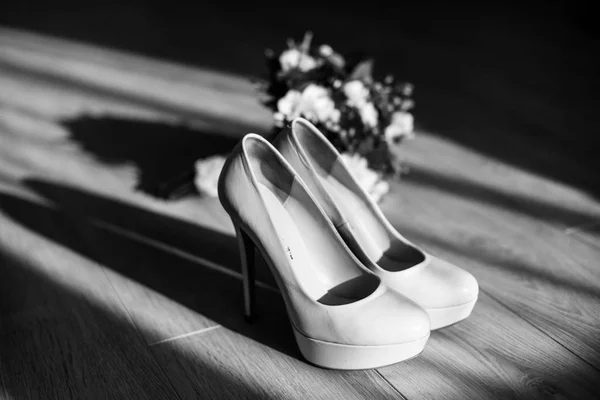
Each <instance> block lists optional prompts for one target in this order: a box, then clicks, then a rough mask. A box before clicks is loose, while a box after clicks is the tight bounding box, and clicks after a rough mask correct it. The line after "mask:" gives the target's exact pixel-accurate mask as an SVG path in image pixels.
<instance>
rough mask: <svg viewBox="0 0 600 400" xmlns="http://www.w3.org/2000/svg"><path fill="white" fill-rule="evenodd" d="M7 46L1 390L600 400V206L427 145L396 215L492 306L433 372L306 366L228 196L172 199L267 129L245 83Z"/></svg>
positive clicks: (436, 341) (388, 208)
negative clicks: (190, 177)
mask: <svg viewBox="0 0 600 400" xmlns="http://www.w3.org/2000/svg"><path fill="white" fill-rule="evenodd" d="M0 33H2V34H0V88H1V89H2V90H0V257H2V259H1V261H2V262H3V263H4V264H2V268H3V273H4V275H3V279H2V280H1V281H0V296H1V297H0V298H1V299H2V301H1V302H0V335H1V337H2V344H1V345H0V354H1V357H0V362H2V365H1V368H2V372H0V383H1V384H2V387H1V388H0V395H2V390H4V391H5V392H6V394H5V397H9V398H17V399H20V398H30V397H32V398H36V397H40V396H42V397H47V398H82V397H83V398H94V396H96V397H97V398H105V397H116V398H136V397H142V398H143V397H150V398H178V397H179V398H198V397H201V398H248V397H250V398H348V399H351V398H402V397H406V398H409V399H413V398H474V399H475V398H507V397H508V398H548V397H558V398H593V396H594V394H595V391H597V390H598V389H599V388H598V384H597V382H598V377H599V376H598V371H599V370H600V364H598V360H600V342H599V341H598V337H597V336H598V335H596V332H598V331H600V325H598V318H597V317H596V316H597V313H598V312H597V310H598V306H599V304H600V270H599V269H598V264H597V260H598V256H599V254H598V251H599V249H598V246H597V243H598V242H597V238H598V236H597V235H596V233H595V231H594V230H591V231H585V230H584V231H581V232H577V233H574V234H567V233H566V230H568V229H569V227H573V226H578V225H580V224H582V223H585V222H587V221H590V220H596V219H597V218H598V216H600V204H599V203H598V201H597V199H596V198H594V197H593V196H590V195H588V194H586V193H585V192H583V191H580V190H577V189H574V188H572V187H570V186H568V185H565V184H563V183H558V182H555V181H552V180H551V179H549V178H547V177H541V176H537V175H535V174H533V173H530V172H525V171H522V170H520V169H518V168H516V167H514V166H511V165H510V164H505V163H503V162H501V161H499V160H494V159H491V158H489V157H487V156H486V155H483V154H477V153H476V152H474V151H473V150H471V149H467V148H464V147H461V146H459V145H457V144H456V143H453V142H452V141H450V140H442V139H440V138H439V137H435V136H434V135H431V134H428V133H426V132H421V133H420V134H419V136H418V137H417V139H415V140H414V141H412V142H408V143H405V144H403V145H402V148H401V151H402V154H403V156H404V158H405V160H406V164H407V166H409V167H410V169H411V172H410V174H409V175H407V176H405V177H403V180H402V181H400V182H396V183H394V184H393V185H392V191H391V193H390V194H389V195H388V197H387V198H386V199H385V200H384V201H383V203H382V208H383V209H384V212H385V213H386V215H388V217H389V218H390V220H391V221H392V223H393V224H394V225H396V226H397V227H399V228H400V230H401V232H402V233H404V234H406V235H407V236H408V237H409V238H411V239H413V240H415V241H417V242H418V243H420V244H422V245H423V246H425V247H426V248H427V249H429V250H430V251H432V252H434V253H435V254H437V255H439V256H442V257H444V258H446V259H448V260H449V261H452V262H455V263H457V264H458V265H461V266H463V267H464V268H466V269H468V270H469V271H471V272H472V273H473V274H474V275H475V276H476V277H477V278H478V280H479V282H480V285H481V288H482V294H481V298H480V301H479V303H478V304H477V306H476V308H475V311H474V313H473V315H472V316H471V317H470V318H469V319H468V320H467V321H465V322H463V323H460V324H457V325H456V326H452V327H449V328H447V329H443V330H441V331H439V332H434V333H433V335H432V337H431V339H430V342H429V344H428V346H427V347H426V349H425V351H424V353H423V354H422V355H420V356H419V357H417V358H415V359H413V360H410V361H407V362H405V363H401V364H397V365H394V366H390V367H386V368H382V369H381V370H380V371H357V372H339V371H328V370H324V369H320V368H316V367H313V366H311V365H309V364H307V363H306V362H305V361H303V360H302V359H301V356H300V354H299V351H298V349H297V346H296V343H295V341H294V337H293V333H292V330H291V327H290V326H289V322H288V319H287V315H286V310H285V307H284V304H283V300H282V299H281V297H280V295H279V294H278V293H277V292H276V291H275V290H273V288H272V287H273V286H274V281H273V278H272V276H271V275H270V274H269V273H268V271H267V268H266V267H265V266H264V263H262V262H261V261H260V260H259V273H258V276H259V280H260V281H261V283H262V284H261V286H259V288H258V296H257V301H258V313H257V317H256V320H255V321H254V323H252V324H248V323H246V322H245V321H244V320H243V318H242V316H241V313H240V310H241V300H242V299H241V290H240V289H241V282H240V275H239V262H238V254H237V246H236V243H235V239H234V237H233V229H232V226H231V222H230V221H229V219H228V217H227V215H226V213H225V212H224V211H223V210H222V208H221V206H220V204H219V202H218V200H217V199H214V198H206V197H200V196H197V195H191V196H188V197H186V198H183V199H181V200H177V201H165V200H161V199H158V198H157V197H156V196H155V195H154V194H153V188H154V187H155V185H157V184H158V183H160V182H162V181H164V180H166V179H169V178H170V177H173V176H176V175H178V174H180V173H182V172H185V171H186V170H187V169H189V167H190V165H191V163H193V161H194V160H195V159H197V158H201V157H206V156H208V155H211V154H219V153H226V152H227V151H228V149H230V148H231V147H232V146H233V144H234V143H235V142H236V141H237V139H238V138H239V137H240V135H242V134H244V133H246V132H247V131H249V130H255V129H256V130H257V132H258V133H266V132H267V130H268V128H269V126H268V122H269V121H270V116H269V115H268V113H267V112H266V111H265V109H263V108H261V107H260V106H259V105H258V103H257V102H256V99H255V95H254V92H252V90H253V89H252V87H251V85H250V84H249V83H248V82H247V80H246V79H245V78H240V77H233V76H231V75H220V74H218V73H215V72H214V71H203V70H200V69H192V68H188V67H180V66H177V65H174V64H169V63H164V62H157V61H154V60H149V59H145V58H139V57H136V56H134V55H131V54H123V53H117V52H114V51H110V50H105V49H94V48H89V47H87V46H83V45H81V44H72V43H66V42H64V41H56V40H55V39H48V38H40V37H39V36H31V35H28V34H25V35H21V34H18V33H14V32H12V31H6V30H3V31H0ZM47 62H48V63H49V64H48V65H47V68H46V63H47ZM63 67H65V68H63ZM133 73H135V74H137V75H139V76H137V77H136V78H135V79H133V78H131V77H132V76H133V75H132V74H133ZM111 77H114V78H115V79H112V80H111V79H110V78H111ZM123 82H125V83H123ZM163 93H164V96H161V94H163ZM240 110H243V112H242V111H240ZM238 117H240V118H238ZM232 119H233V122H232V121H231V120H232ZM5 266H6V267H5ZM5 271H6V273H5ZM5 277H6V278H5ZM40 351H47V352H48V353H47V354H48V355H47V356H45V357H42V358H40V357H38V353H39V352H40ZM7 365H8V367H7ZM78 366H79V367H78ZM35 380H39V381H40V384H39V385H38V386H33V385H32V386H31V387H29V386H28V385H29V383H30V382H34V381H35ZM25 386H27V387H26V388H24V387H25Z"/></svg>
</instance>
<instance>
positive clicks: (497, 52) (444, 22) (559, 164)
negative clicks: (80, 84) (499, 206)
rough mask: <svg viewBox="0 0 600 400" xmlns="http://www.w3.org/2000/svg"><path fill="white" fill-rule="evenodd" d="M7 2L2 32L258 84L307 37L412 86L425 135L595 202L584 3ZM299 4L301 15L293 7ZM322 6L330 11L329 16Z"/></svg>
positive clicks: (589, 33) (588, 13)
mask: <svg viewBox="0 0 600 400" xmlns="http://www.w3.org/2000/svg"><path fill="white" fill-rule="evenodd" d="M273 4H274V5H268V3H261V2H246V3H240V4H238V3H236V2H232V1H229V0H225V1H219V2H212V3H208V2H195V3H188V4H187V5H183V3H182V4H178V3H177V2H166V1H165V2H156V1H155V2H134V1H131V0H125V1H120V2H116V1H112V0H111V1H104V2H91V3H90V4H83V2H78V3H73V4H71V3H67V2H47V3H45V2H39V1H38V2H18V3H16V2H13V3H4V5H3V6H1V8H0V10H1V11H0V24H2V25H5V26H9V27H15V28H23V29H28V30H33V31H37V32H42V33H48V34H52V35H55V36H60V37H65V38H71V39H77V40H81V41H84V42H89V43H94V44H99V45H103V46H107V47H111V48H115V49H122V50H127V51H132V52H135V53H139V54H144V55H148V56H151V57H156V58H161V59H168V60H172V61H176V62H181V63H185V64H188V65H194V66H198V67H201V68H211V69H216V70H222V71H229V72H235V73H240V74H243V75H246V76H248V77H250V78H257V77H261V76H263V74H264V72H265V63H264V57H263V54H264V50H265V49H266V48H267V47H270V48H273V49H275V50H281V49H282V48H283V47H284V45H285V42H286V39H287V38H288V37H294V38H296V39H298V40H300V39H301V37H302V35H303V34H304V32H305V31H306V30H311V31H313V33H314V34H315V42H316V43H317V44H320V43H327V44H329V45H331V46H333V47H334V48H335V49H337V50H338V51H340V52H342V53H344V52H348V51H355V50H359V51H364V52H366V53H368V54H370V55H372V56H373V57H374V58H375V61H376V64H375V73H376V74H380V75H384V74H387V73H393V74H394V75H396V76H397V77H398V78H401V79H406V80H409V81H411V82H412V83H414V84H415V86H416V91H415V100H416V105H417V107H416V109H415V116H416V119H417V123H418V125H420V127H422V128H425V129H428V130H430V131H431V132H433V133H435V134H438V135H443V136H445V137H447V138H449V139H451V140H453V141H456V142H459V143H461V144H464V145H467V146H469V147H472V148H474V149H476V150H478V151H481V152H483V153H485V154H487V155H489V156H490V157H494V158H497V159H501V160H503V161H505V162H509V163H512V164H515V165H517V166H519V167H522V168H525V169H528V170H531V171H534V172H536V173H539V174H543V175H545V176H549V177H551V178H553V179H557V180H560V181H563V182H565V183H567V184H570V185H574V186H578V187H580V188H582V189H584V190H586V191H588V192H590V193H593V194H596V195H597V194H598V193H599V192H600V177H599V176H598V175H600V174H599V173H597V171H600V157H599V156H598V154H599V152H600V139H599V138H598V137H599V135H600V129H598V128H599V126H600V123H599V122H600V117H599V112H598V110H599V108H598V106H599V105H600V102H599V101H598V99H597V93H598V89H599V87H600V85H599V82H598V71H599V68H598V67H599V64H598V61H597V58H598V56H597V54H598V50H599V48H600V47H599V46H598V44H599V36H598V34H597V32H596V31H595V30H594V25H595V24H596V23H597V21H596V20H595V19H594V15H595V14H594V13H593V12H592V9H591V4H592V3H591V2H589V3H587V2H573V1H563V2H541V1H539V2H532V1H530V2H479V3H474V2H473V4H469V3H457V2H446V3H442V2H432V1H427V2H423V1H419V2H402V1H396V2H393V3H390V2H377V1H362V2H356V3H349V2H339V3H326V2H306V1H303V2H289V1H285V2H279V3H273ZM300 4H301V6H300ZM323 5H326V7H323Z"/></svg>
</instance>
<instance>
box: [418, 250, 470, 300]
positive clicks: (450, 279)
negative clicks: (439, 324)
mask: <svg viewBox="0 0 600 400" xmlns="http://www.w3.org/2000/svg"><path fill="white" fill-rule="evenodd" d="M428 270H429V271H428V273H427V275H429V277H428V279H427V280H428V281H429V282H430V285H429V286H430V290H431V294H432V296H431V298H430V301H429V304H428V308H442V307H454V306H459V305H462V304H466V303H469V302H472V301H473V300H475V299H477V296H478V294H479V285H478V283H477V280H476V279H475V277H474V276H473V275H471V273H469V272H467V271H465V270H464V269H462V268H460V267H457V266H456V265H454V264H451V263H449V262H447V261H444V260H442V259H439V258H434V259H433V260H432V262H431V265H430V266H429V267H428ZM423 283H424V284H427V283H426V282H423Z"/></svg>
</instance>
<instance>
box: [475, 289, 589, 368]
mask: <svg viewBox="0 0 600 400" xmlns="http://www.w3.org/2000/svg"><path fill="white" fill-rule="evenodd" d="M481 291H482V292H484V293H485V294H486V295H488V296H489V297H490V298H491V299H493V300H494V301H496V302H497V303H498V304H500V305H501V306H502V307H504V308H506V309H507V310H508V311H510V312H511V313H513V314H515V315H516V316H517V317H518V318H520V319H522V320H523V321H525V322H526V323H527V324H528V325H531V326H532V327H533V328H534V329H536V330H538V331H539V332H541V333H542V334H543V335H544V336H547V337H548V338H550V340H552V341H553V342H555V343H556V344H558V345H559V346H560V347H562V348H564V349H565V350H567V351H568V352H569V353H571V354H573V355H574V356H575V357H577V358H578V359H580V360H581V361H583V362H584V363H586V364H587V365H589V366H590V367H592V368H593V369H595V370H596V371H598V372H600V368H598V367H596V366H595V365H593V364H591V363H590V362H589V361H587V360H586V359H584V358H583V357H581V356H580V355H579V354H577V353H575V352H574V351H573V350H571V349H570V348H568V347H567V346H565V345H564V344H562V343H561V342H559V341H558V340H556V339H555V338H554V337H553V336H552V335H550V334H549V333H547V332H546V331H544V330H543V329H542V328H540V327H539V326H536V325H535V324H534V323H532V322H531V321H529V320H528V319H527V318H525V317H523V316H522V315H521V314H519V313H517V312H516V311H515V310H513V309H512V308H511V307H509V306H507V305H506V304H504V302H502V301H501V300H499V299H498V298H496V297H495V296H493V295H491V294H490V293H489V292H488V291H487V290H483V289H481Z"/></svg>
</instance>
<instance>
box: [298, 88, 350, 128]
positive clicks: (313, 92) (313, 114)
mask: <svg viewBox="0 0 600 400" xmlns="http://www.w3.org/2000/svg"><path fill="white" fill-rule="evenodd" d="M298 112H299V113H300V114H303V115H304V116H305V117H306V119H308V120H310V121H313V122H323V123H326V122H328V121H330V122H333V123H337V122H338V121H339V119H340V111H339V110H338V109H336V108H335V103H334V102H333V100H332V99H331V97H330V96H329V92H328V91H327V89H325V88H324V87H323V86H319V85H314V84H310V85H308V86H307V87H306V88H305V89H304V91H303V92H302V97H301V99H300V104H299V105H298Z"/></svg>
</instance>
